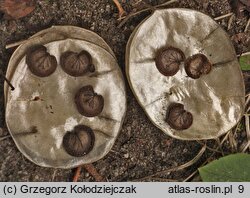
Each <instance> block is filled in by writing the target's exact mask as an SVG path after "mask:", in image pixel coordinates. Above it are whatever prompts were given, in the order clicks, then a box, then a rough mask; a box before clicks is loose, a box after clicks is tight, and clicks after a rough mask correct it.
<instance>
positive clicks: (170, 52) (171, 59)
mask: <svg viewBox="0 0 250 198" xmlns="http://www.w3.org/2000/svg"><path fill="white" fill-rule="evenodd" d="M184 60H185V55H184V53H183V52H182V51H181V50H180V49H178V48H175V47H167V48H164V49H161V50H160V51H159V52H157V55H156V58H155V64H156V67H157V69H158V70H159V72H160V73H161V74H163V75H164V76H173V75H175V74H176V73H177V72H178V70H179V68H180V63H181V62H182V61H184Z"/></svg>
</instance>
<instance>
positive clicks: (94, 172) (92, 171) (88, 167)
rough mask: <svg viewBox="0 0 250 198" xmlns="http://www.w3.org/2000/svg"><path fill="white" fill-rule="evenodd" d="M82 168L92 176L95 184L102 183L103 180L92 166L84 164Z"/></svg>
mask: <svg viewBox="0 0 250 198" xmlns="http://www.w3.org/2000/svg"><path fill="white" fill-rule="evenodd" d="M83 167H84V168H85V169H86V170H87V171H88V172H89V174H90V175H92V176H93V177H94V179H95V181H97V182H103V181H105V179H104V178H103V177H102V176H101V175H100V174H99V173H98V172H97V170H96V169H95V167H94V166H93V164H85V165H83Z"/></svg>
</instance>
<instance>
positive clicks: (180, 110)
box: [166, 103, 193, 130]
mask: <svg viewBox="0 0 250 198" xmlns="http://www.w3.org/2000/svg"><path fill="white" fill-rule="evenodd" d="M166 121H167V123H168V124H169V125H170V127H171V128H173V129H175V130H184V129H188V128H189V127H190V126H191V125H192V123H193V116H192V114H191V113H190V112H188V111H186V110H185V109H184V105H183V104H180V103H173V104H171V105H170V106H169V107H168V111H167V118H166Z"/></svg>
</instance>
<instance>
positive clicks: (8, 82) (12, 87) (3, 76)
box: [0, 70, 15, 91]
mask: <svg viewBox="0 0 250 198" xmlns="http://www.w3.org/2000/svg"><path fill="white" fill-rule="evenodd" d="M0 76H1V77H2V78H3V79H4V80H5V81H6V82H7V84H8V85H9V86H10V88H11V91H14V90H15V87H14V86H13V85H12V84H11V82H10V81H9V80H8V79H7V78H6V77H5V75H4V74H3V72H2V70H0Z"/></svg>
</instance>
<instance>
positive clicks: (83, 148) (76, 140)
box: [63, 125, 95, 157]
mask: <svg viewBox="0 0 250 198" xmlns="http://www.w3.org/2000/svg"><path fill="white" fill-rule="evenodd" d="M94 142H95V135H94V132H93V131H92V129H91V128H89V127H87V126H85V125H77V126H75V127H74V130H73V131H68V132H67V133H66V134H65V135H64V137H63V147H64V149H65V151H66V152H67V153H68V154H70V155H72V156H75V157H82V156H84V155H86V154H88V153H89V152H90V151H91V150H92V149H93V147H94Z"/></svg>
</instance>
